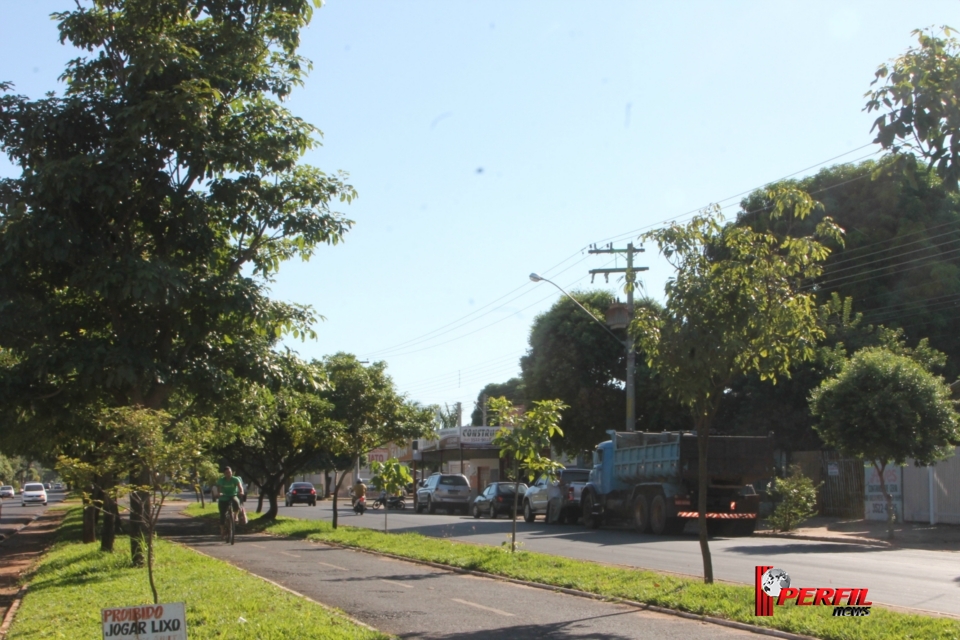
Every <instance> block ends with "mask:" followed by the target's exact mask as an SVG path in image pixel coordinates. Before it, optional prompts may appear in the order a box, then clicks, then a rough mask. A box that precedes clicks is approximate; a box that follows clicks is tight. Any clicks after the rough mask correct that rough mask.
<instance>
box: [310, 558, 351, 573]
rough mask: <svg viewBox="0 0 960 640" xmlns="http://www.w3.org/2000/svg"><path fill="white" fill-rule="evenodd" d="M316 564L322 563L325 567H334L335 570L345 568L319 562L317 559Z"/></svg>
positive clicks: (343, 569)
mask: <svg viewBox="0 0 960 640" xmlns="http://www.w3.org/2000/svg"><path fill="white" fill-rule="evenodd" d="M317 564H322V565H323V566H325V567H330V568H331V569H336V570H337V571H346V569H345V568H343V567H338V566H337V565H335V564H328V563H326V562H320V561H319V560H317Z"/></svg>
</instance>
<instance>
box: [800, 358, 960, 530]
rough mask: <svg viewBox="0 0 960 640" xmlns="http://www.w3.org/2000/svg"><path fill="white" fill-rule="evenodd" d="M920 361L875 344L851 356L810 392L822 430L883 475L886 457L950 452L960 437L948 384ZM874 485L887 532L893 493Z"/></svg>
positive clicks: (901, 460) (926, 458)
mask: <svg viewBox="0 0 960 640" xmlns="http://www.w3.org/2000/svg"><path fill="white" fill-rule="evenodd" d="M922 360H923V359H922V358H921V359H920V361H918V359H917V358H916V357H910V355H903V354H898V353H893V352H891V351H890V350H888V349H885V348H878V347H873V348H867V349H861V350H860V351H858V352H856V353H855V354H853V356H852V357H851V358H850V359H849V360H848V361H847V362H845V363H844V365H843V368H842V370H841V371H840V372H839V373H838V374H837V375H836V376H834V377H832V378H829V379H828V380H825V381H824V382H823V384H821V385H820V386H819V387H818V388H817V389H815V390H814V391H813V393H812V394H811V396H810V407H811V409H812V411H813V414H814V415H815V416H817V417H818V418H819V420H820V422H819V424H818V425H817V430H818V431H819V432H820V436H821V437H822V438H823V439H824V441H825V442H826V443H827V444H829V445H830V446H832V447H835V448H836V449H837V450H838V451H840V452H841V453H843V454H845V455H849V456H852V457H857V458H862V459H864V460H867V461H869V462H870V463H871V464H872V465H873V467H874V468H875V469H876V470H877V473H878V474H879V476H880V478H881V479H882V478H883V477H884V476H883V474H884V470H885V469H886V467H887V465H888V464H890V463H893V464H895V465H897V466H901V465H903V464H905V463H906V460H907V458H913V459H914V463H915V464H916V465H917V466H924V465H928V464H932V463H934V462H936V461H937V460H942V459H944V458H946V457H947V456H949V454H950V453H951V452H952V447H951V445H954V444H957V443H958V441H960V432H958V420H960V417H958V416H957V413H956V411H955V410H954V404H953V401H952V399H951V391H950V387H949V386H948V385H947V384H946V383H945V382H944V380H943V378H941V377H939V376H935V375H933V374H932V373H930V371H929V370H928V368H927V367H926V366H924V364H925V363H924V362H923V361H922ZM926 364H929V362H928V363H926ZM880 485H881V487H882V491H883V496H884V499H885V500H886V503H887V522H888V535H889V537H891V538H892V537H893V519H894V509H893V498H892V497H891V495H890V493H889V492H888V490H887V485H886V482H884V481H882V480H881V483H880Z"/></svg>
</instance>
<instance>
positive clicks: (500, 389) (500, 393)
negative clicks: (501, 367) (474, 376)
mask: <svg viewBox="0 0 960 640" xmlns="http://www.w3.org/2000/svg"><path fill="white" fill-rule="evenodd" d="M490 398H506V399H507V400H509V401H510V402H512V403H513V404H514V405H523V404H525V403H526V392H525V390H524V388H523V380H521V379H520V378H510V379H509V380H507V381H506V382H491V383H490V384H488V385H487V386H485V387H484V388H483V389H481V390H480V393H478V394H477V401H476V403H474V407H473V413H471V414H470V424H472V425H473V426H475V427H479V426H482V425H483V424H484V422H483V416H484V409H487V408H488V405H487V400H488V399H490ZM487 420H488V421H489V417H488V418H487Z"/></svg>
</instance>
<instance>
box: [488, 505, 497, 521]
mask: <svg viewBox="0 0 960 640" xmlns="http://www.w3.org/2000/svg"><path fill="white" fill-rule="evenodd" d="M490 519H491V520H496V519H497V510H496V509H494V508H493V505H492V504H491V505H490Z"/></svg>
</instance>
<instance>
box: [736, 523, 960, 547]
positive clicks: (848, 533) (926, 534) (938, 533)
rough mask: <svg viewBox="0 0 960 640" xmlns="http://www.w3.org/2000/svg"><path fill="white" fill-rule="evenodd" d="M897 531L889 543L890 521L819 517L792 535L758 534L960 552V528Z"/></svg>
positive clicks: (902, 526) (897, 526) (899, 526)
mask: <svg viewBox="0 0 960 640" xmlns="http://www.w3.org/2000/svg"><path fill="white" fill-rule="evenodd" d="M893 531H894V538H893V540H889V539H888V538H887V523H886V522H880V521H875V520H862V519H861V520H851V519H847V518H823V517H816V518H810V519H809V520H807V521H806V522H804V523H803V525H802V526H801V527H800V528H798V529H796V530H795V531H791V532H789V533H775V532H773V531H772V530H770V529H757V532H756V534H755V535H757V536H769V537H777V538H791V539H794V540H821V541H826V542H849V543H854V544H867V545H871V546H881V547H899V548H905V549H926V550H930V551H960V525H953V524H934V525H931V524H923V523H919V522H897V523H894V525H893Z"/></svg>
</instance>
